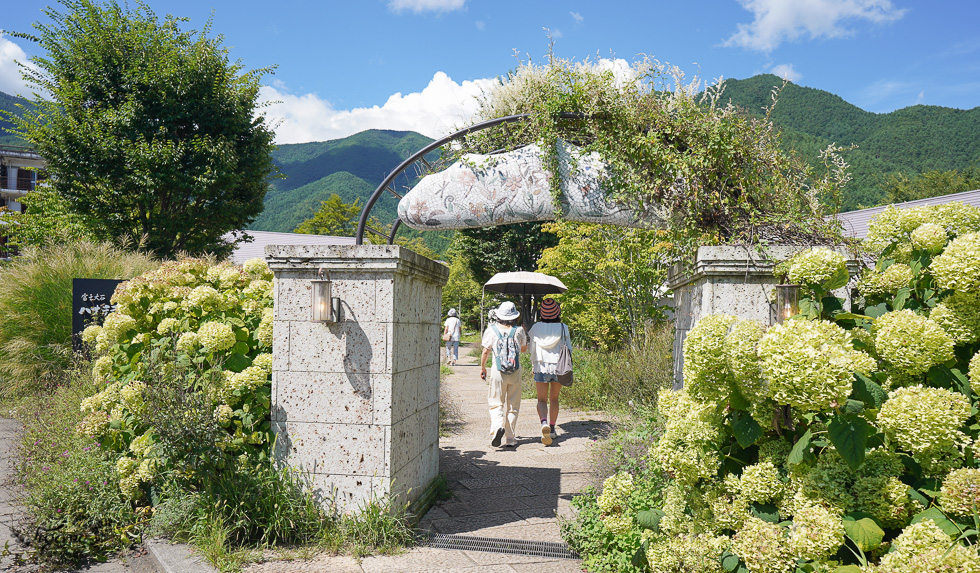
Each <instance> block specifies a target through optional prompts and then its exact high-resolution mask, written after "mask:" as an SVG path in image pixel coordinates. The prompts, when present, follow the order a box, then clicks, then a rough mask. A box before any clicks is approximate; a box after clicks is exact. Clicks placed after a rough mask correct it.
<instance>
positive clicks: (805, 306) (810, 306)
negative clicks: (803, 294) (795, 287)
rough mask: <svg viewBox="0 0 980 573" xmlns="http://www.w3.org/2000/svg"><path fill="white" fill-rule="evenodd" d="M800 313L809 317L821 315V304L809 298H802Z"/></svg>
mask: <svg viewBox="0 0 980 573" xmlns="http://www.w3.org/2000/svg"><path fill="white" fill-rule="evenodd" d="M800 314H801V315H803V316H805V317H807V318H817V317H818V316H820V306H819V305H818V304H817V303H816V302H814V301H813V300H811V299H809V298H803V299H800Z"/></svg>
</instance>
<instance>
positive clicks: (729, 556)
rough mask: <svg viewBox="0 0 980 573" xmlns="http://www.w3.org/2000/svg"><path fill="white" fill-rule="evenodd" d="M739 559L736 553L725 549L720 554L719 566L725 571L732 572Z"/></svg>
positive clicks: (735, 568) (739, 561)
mask: <svg viewBox="0 0 980 573" xmlns="http://www.w3.org/2000/svg"><path fill="white" fill-rule="evenodd" d="M739 563H741V560H740V559H739V558H738V555H735V554H734V553H732V552H731V551H725V552H724V553H722V554H721V568H722V569H724V570H725V571H729V572H734V571H735V570H737V569H738V565H739Z"/></svg>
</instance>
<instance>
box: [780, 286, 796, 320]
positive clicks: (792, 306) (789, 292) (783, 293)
mask: <svg viewBox="0 0 980 573" xmlns="http://www.w3.org/2000/svg"><path fill="white" fill-rule="evenodd" d="M799 312H800V285H776V322H777V323H780V324H782V322H783V321H785V320H787V319H789V318H792V317H794V316H796V315H797V314H799Z"/></svg>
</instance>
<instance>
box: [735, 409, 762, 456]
mask: <svg viewBox="0 0 980 573" xmlns="http://www.w3.org/2000/svg"><path fill="white" fill-rule="evenodd" d="M732 433H733V434H734V435H735V439H736V440H738V445H740V446H742V447H743V448H747V447H749V446H751V445H752V444H754V443H755V442H756V440H758V439H759V438H761V437H762V426H760V425H759V423H758V422H756V421H755V419H753V418H752V416H751V415H750V414H748V413H746V412H742V411H739V410H735V411H733V412H732Z"/></svg>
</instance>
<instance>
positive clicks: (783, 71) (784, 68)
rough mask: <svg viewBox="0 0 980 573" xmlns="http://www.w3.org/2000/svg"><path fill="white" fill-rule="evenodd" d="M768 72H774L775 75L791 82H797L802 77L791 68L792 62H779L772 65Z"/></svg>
mask: <svg viewBox="0 0 980 573" xmlns="http://www.w3.org/2000/svg"><path fill="white" fill-rule="evenodd" d="M769 73H771V74H776V75H777V76H779V77H781V78H783V79H785V80H789V81H791V82H794V83H796V82H799V81H800V79H801V78H802V77H803V74H801V73H800V72H798V71H796V70H795V69H794V68H793V64H779V65H778V66H773V67H772V69H771V70H769Z"/></svg>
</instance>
